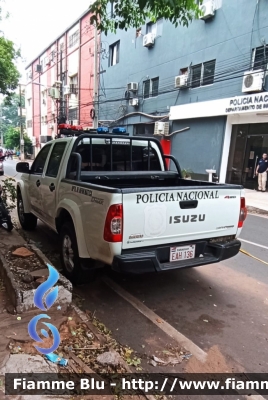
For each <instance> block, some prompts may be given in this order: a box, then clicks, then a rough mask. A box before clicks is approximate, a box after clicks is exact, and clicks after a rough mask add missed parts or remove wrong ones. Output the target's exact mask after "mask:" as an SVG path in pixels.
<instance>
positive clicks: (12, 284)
mask: <svg viewBox="0 0 268 400" xmlns="http://www.w3.org/2000/svg"><path fill="white" fill-rule="evenodd" d="M16 233H17V234H18V235H19V233H18V232H16ZM19 236H20V235H19ZM25 247H28V248H30V249H31V250H32V251H33V252H34V253H35V255H36V257H38V258H39V259H40V260H41V262H43V263H44V264H45V266H46V265H47V264H50V265H52V264H51V262H50V261H49V260H48V259H47V257H46V256H45V255H44V254H43V252H42V251H41V250H39V249H38V248H37V247H36V246H35V245H33V244H27V246H26V244H25ZM0 276H1V277H2V279H3V281H4V284H5V286H6V288H7V292H8V295H9V297H10V301H11V304H12V305H13V307H14V309H15V310H16V312H17V313H18V314H22V313H23V312H24V311H28V310H30V309H32V308H34V304H33V295H34V292H35V289H29V290H24V291H23V290H21V289H20V288H19V287H18V285H17V283H16V280H15V278H14V275H13V273H12V272H11V271H10V269H9V265H8V263H7V261H6V260H5V257H4V256H3V254H1V253H0ZM58 282H59V285H58V288H59V294H58V298H57V300H56V304H58V305H61V306H66V305H69V304H71V303H72V290H73V287H72V284H71V282H70V281H69V280H68V279H66V278H65V276H63V275H61V273H59V280H58Z"/></svg>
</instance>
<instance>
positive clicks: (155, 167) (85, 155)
mask: <svg viewBox="0 0 268 400" xmlns="http://www.w3.org/2000/svg"><path fill="white" fill-rule="evenodd" d="M148 150H149V157H150V160H149V162H148ZM75 152H76V153H79V154H80V155H81V158H82V167H81V171H131V170H132V171H148V170H149V171H161V165H160V162H159V157H158V154H157V152H156V150H155V149H154V148H153V147H152V146H150V147H149V148H148V145H147V146H138V145H133V146H132V169H131V167H130V164H131V156H130V145H129V143H127V144H115V143H113V145H112V146H110V145H109V144H98V143H92V152H91V151H90V143H81V144H79V145H78V146H77V148H76V150H75ZM91 153H92V160H91ZM111 153H112V154H111ZM111 159H112V165H111ZM75 169H76V160H75V159H73V161H72V166H71V171H75Z"/></svg>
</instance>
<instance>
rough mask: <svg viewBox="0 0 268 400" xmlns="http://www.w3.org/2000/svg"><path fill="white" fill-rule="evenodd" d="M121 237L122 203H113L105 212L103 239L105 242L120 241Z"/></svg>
mask: <svg viewBox="0 0 268 400" xmlns="http://www.w3.org/2000/svg"><path fill="white" fill-rule="evenodd" d="M122 238H123V205H122V204H113V205H112V206H111V207H110V208H109V210H108V213H107V216H106V220H105V225H104V232H103V239H104V240H106V242H112V243H116V242H122Z"/></svg>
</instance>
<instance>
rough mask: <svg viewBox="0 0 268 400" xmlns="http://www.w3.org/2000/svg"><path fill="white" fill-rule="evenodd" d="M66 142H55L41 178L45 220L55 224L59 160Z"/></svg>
mask: <svg viewBox="0 0 268 400" xmlns="http://www.w3.org/2000/svg"><path fill="white" fill-rule="evenodd" d="M66 145H67V142H59V143H55V144H54V146H53V149H52V151H51V153H50V157H49V161H48V163H47V167H46V171H45V174H44V175H43V178H42V185H41V193H42V204H43V206H42V209H43V213H44V219H45V221H46V222H47V223H48V224H49V225H51V226H53V227H54V226H55V206H56V200H57V199H56V195H57V185H58V184H59V180H58V175H59V169H60V165H61V161H62V160H63V158H64V153H65V150H66V148H67V146H66Z"/></svg>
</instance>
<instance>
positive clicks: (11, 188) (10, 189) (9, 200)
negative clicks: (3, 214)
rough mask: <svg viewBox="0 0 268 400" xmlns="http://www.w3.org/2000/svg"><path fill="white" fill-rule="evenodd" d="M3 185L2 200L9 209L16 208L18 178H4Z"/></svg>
mask: <svg viewBox="0 0 268 400" xmlns="http://www.w3.org/2000/svg"><path fill="white" fill-rule="evenodd" d="M1 183H3V185H1V186H2V196H1V197H2V200H3V203H4V204H5V206H6V208H7V209H8V210H13V209H14V208H16V199H17V190H16V180H15V179H13V178H7V179H4V180H3V181H2V182H1Z"/></svg>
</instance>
